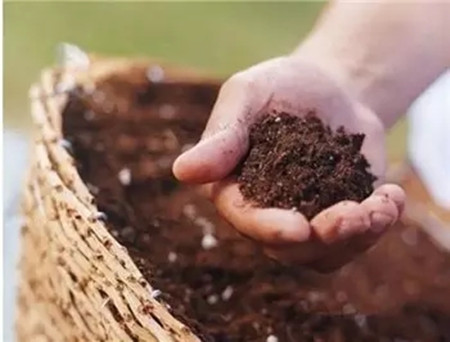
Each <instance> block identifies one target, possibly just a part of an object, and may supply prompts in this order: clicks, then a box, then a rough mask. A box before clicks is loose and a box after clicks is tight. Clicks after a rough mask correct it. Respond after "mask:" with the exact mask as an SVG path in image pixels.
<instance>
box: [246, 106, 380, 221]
mask: <svg viewBox="0 0 450 342" xmlns="http://www.w3.org/2000/svg"><path fill="white" fill-rule="evenodd" d="M363 141H364V134H348V133H346V132H345V130H344V128H343V127H340V128H339V129H338V130H337V131H336V132H333V131H332V130H331V129H330V127H328V126H324V125H323V123H322V121H321V120H320V119H319V118H317V117H316V116H314V113H310V114H308V115H307V116H306V117H305V118H299V117H295V116H291V115H288V114H286V113H282V114H277V115H268V116H266V117H264V118H263V119H262V120H261V121H259V122H257V123H255V124H254V125H253V126H252V127H251V129H250V152H249V154H248V156H247V158H246V160H245V161H244V163H243V165H242V167H241V169H240V170H239V176H238V182H239V185H240V190H241V192H242V194H243V196H244V198H246V199H247V200H250V201H252V202H254V203H255V204H257V205H259V206H261V207H278V208H284V209H291V208H296V209H298V210H299V211H300V212H301V213H303V214H304V215H305V216H306V217H307V218H308V219H311V218H312V217H314V215H316V214H317V213H319V212H320V211H321V210H323V209H325V208H327V207H329V206H331V205H333V204H335V203H337V202H340V201H342V200H353V201H358V202H360V201H362V200H363V199H365V198H366V197H367V196H369V195H370V193H371V192H372V191H373V182H374V181H375V179H376V177H375V176H374V175H372V174H371V173H370V172H369V171H368V167H369V166H370V165H369V163H368V162H367V160H366V158H365V157H364V155H362V154H361V152H360V150H361V146H362V143H363Z"/></svg>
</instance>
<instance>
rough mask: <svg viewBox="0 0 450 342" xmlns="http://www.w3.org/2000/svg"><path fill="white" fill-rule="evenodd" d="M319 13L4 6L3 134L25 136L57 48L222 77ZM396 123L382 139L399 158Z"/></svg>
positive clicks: (309, 8)
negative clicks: (35, 91) (147, 59)
mask: <svg viewBox="0 0 450 342" xmlns="http://www.w3.org/2000/svg"><path fill="white" fill-rule="evenodd" d="M323 7H324V3H320V2H300V3H278V2H277V3H254V2H246V3H181V2H175V3H163V2H159V3H144V2H120V3H118V2H117V3H106V2H101V3H100V2H98V3H93V2H71V3H67V2H66V3H64V2H9V3H5V6H4V99H5V104H4V105H5V108H4V109H5V110H4V113H5V116H4V120H5V127H6V128H7V129H10V130H11V129H14V130H20V131H23V132H28V131H29V129H30V128H31V121H30V117H29V114H28V100H27V92H28V88H29V86H30V84H31V83H32V82H33V81H35V80H36V79H37V78H38V76H39V72H40V70H41V69H42V68H43V67H46V66H50V65H52V64H53V63H55V55H56V54H55V50H56V46H57V45H58V43H60V42H69V43H74V44H76V45H79V46H80V47H82V48H83V49H85V50H87V51H95V52H98V53H102V54H106V55H121V56H130V57H132V56H152V57H157V58H162V59H165V60H168V61H171V62H174V63H177V64H180V65H187V66H194V67H197V68H200V69H204V70H206V71H210V72H211V73H213V74H216V75H219V76H223V77H227V76H228V75H230V74H231V73H233V72H235V71H237V70H239V69H242V68H245V67H247V66H249V65H251V64H254V63H256V62H259V61H262V60H264V59H267V58H270V57H274V56H277V55H280V54H284V53H288V52H290V51H291V50H292V49H293V48H294V47H295V46H296V45H297V44H298V43H299V42H300V41H301V39H302V38H303V37H304V36H305V35H306V34H307V33H308V31H309V30H310V29H311V27H312V25H313V23H314V21H315V19H316V17H317V16H318V14H319V13H320V11H321V9H322V8H323ZM404 136H405V125H404V123H403V122H402V123H401V124H400V125H398V126H397V127H396V129H395V130H394V132H393V133H392V134H391V135H390V137H389V146H390V148H389V153H390V158H391V159H399V158H400V157H401V156H402V155H403V152H404V146H405V144H404V141H405V139H404Z"/></svg>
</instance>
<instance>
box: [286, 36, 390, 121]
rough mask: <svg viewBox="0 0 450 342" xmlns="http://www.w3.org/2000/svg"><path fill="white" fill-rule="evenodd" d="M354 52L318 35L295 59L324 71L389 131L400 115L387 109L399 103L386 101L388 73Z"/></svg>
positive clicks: (301, 48)
mask: <svg viewBox="0 0 450 342" xmlns="http://www.w3.org/2000/svg"><path fill="white" fill-rule="evenodd" d="M331 39H332V38H331ZM352 52H353V51H351V50H350V49H346V48H344V47H339V46H336V45H334V44H333V43H331V42H330V38H327V37H324V38H322V37H320V35H319V34H317V35H315V36H312V37H310V38H308V39H307V40H305V41H304V42H303V43H302V44H301V45H300V46H299V47H298V48H297V49H296V50H295V51H294V52H293V53H292V55H291V56H292V58H294V59H297V60H299V61H303V62H304V63H308V64H311V65H313V66H314V67H317V68H318V69H320V70H321V71H322V72H323V73H325V74H326V75H327V76H328V77H330V79H331V80H333V81H334V82H335V83H336V84H337V86H339V88H341V89H342V90H343V91H344V92H345V93H346V95H347V96H349V97H350V98H352V99H353V100H354V101H356V102H358V103H360V104H361V105H362V106H364V107H367V108H368V109H370V111H372V112H373V113H375V115H377V117H378V119H379V120H380V121H381V122H382V123H383V125H384V127H385V128H389V127H391V126H392V125H393V124H394V123H395V121H396V119H397V116H398V115H397V114H398V113H395V111H393V110H392V108H390V107H389V105H386V104H392V102H394V101H395V99H394V100H392V99H391V100H390V101H389V100H388V99H387V98H386V97H387V95H388V94H386V93H385V91H384V87H383V80H382V77H381V76H380V74H381V73H384V70H381V68H380V67H378V68H371V67H370V64H369V63H367V62H364V61H362V59H363V58H364V57H362V56H355V55H354V54H352Z"/></svg>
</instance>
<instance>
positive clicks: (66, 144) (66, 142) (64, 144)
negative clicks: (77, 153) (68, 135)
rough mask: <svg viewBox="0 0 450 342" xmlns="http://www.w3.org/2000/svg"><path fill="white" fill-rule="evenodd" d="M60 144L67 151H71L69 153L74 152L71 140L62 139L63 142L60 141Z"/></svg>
mask: <svg viewBox="0 0 450 342" xmlns="http://www.w3.org/2000/svg"><path fill="white" fill-rule="evenodd" d="M59 144H60V145H61V146H62V147H63V148H64V149H65V150H66V151H69V152H71V151H72V143H71V142H70V141H69V140H67V139H61V140H60V141H59Z"/></svg>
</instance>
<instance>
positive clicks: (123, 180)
mask: <svg viewBox="0 0 450 342" xmlns="http://www.w3.org/2000/svg"><path fill="white" fill-rule="evenodd" d="M117 176H118V178H119V181H120V184H122V185H130V183H131V170H130V169H129V168H127V167H124V168H123V169H122V170H120V171H119V174H118V175H117Z"/></svg>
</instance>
